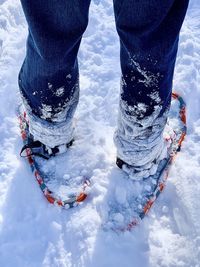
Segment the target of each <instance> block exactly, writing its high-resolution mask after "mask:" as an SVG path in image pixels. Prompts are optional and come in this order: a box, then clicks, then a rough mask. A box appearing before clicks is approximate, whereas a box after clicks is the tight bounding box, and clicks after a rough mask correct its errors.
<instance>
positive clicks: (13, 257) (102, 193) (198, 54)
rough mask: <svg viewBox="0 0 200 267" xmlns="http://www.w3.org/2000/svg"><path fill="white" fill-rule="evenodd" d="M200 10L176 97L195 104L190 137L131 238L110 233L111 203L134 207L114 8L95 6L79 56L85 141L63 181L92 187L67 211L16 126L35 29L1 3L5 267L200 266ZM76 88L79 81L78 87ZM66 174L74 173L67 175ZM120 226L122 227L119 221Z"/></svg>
mask: <svg viewBox="0 0 200 267" xmlns="http://www.w3.org/2000/svg"><path fill="white" fill-rule="evenodd" d="M199 18H200V2H199V1H198V0H192V1H191V3H190V8H189V10H188V13H187V17H186V20H185V23H184V26H183V28H182V32H181V37H180V46H179V53H178V59H177V64H176V71H175V77H174V88H175V90H176V91H177V92H179V93H181V94H182V95H183V97H184V99H185V100H186V102H187V117H188V128H189V129H188V135H187V139H186V141H185V143H184V145H183V149H182V152H181V153H180V154H179V156H178V157H177V160H176V163H175V165H174V167H173V168H172V170H171V173H170V178H169V180H168V184H167V187H166V189H165V191H164V192H163V193H162V194H161V196H160V197H159V199H158V200H157V201H156V204H155V205H154V206H153V208H152V210H151V212H150V214H149V215H148V217H146V218H145V219H144V221H142V223H141V224H140V226H139V227H137V228H135V229H134V231H132V232H126V233H124V234H116V233H114V232H112V231H110V230H108V231H103V229H102V227H101V223H102V222H103V220H104V219H105V218H106V216H107V211H108V210H107V205H108V203H107V201H106V200H109V199H110V198H112V197H116V198H117V201H118V203H121V204H123V203H124V202H126V198H127V197H128V193H127V192H126V191H125V190H124V188H126V187H124V184H125V180H123V178H122V177H121V176H122V175H121V171H120V170H118V169H117V168H116V167H115V153H116V149H115V147H114V144H113V134H114V131H115V126H116V121H117V109H118V96H119V83H120V75H119V74H120V67H119V42H118V36H117V33H116V31H115V25H114V17H113V9H112V1H108V0H102V1H99V0H95V1H93V2H92V4H91V9H90V23H89V26H88V29H87V31H86V33H85V35H84V38H83V42H82V46H81V49H80V53H79V57H80V59H79V62H80V73H81V77H80V81H81V95H80V103H79V106H78V110H77V112H76V117H77V126H76V141H75V145H74V146H73V148H72V150H71V152H70V154H69V155H68V156H67V161H66V164H65V162H62V166H61V170H60V171H61V172H63V176H64V177H65V178H66V179H68V178H69V177H75V176H77V177H79V176H80V175H85V176H89V177H91V181H92V188H91V192H90V195H89V197H88V200H87V201H86V202H85V203H84V204H83V205H82V206H80V207H77V208H74V209H72V210H67V211H62V210H60V209H59V208H57V207H53V206H51V205H50V204H48V203H47V202H46V201H45V199H44V197H43V195H42V194H41V192H40V189H39V187H38V185H37V184H36V182H35V180H34V179H33V177H32V174H31V172H30V170H29V166H27V164H26V162H25V161H24V160H23V159H21V158H20V157H19V151H20V148H21V146H22V142H21V139H20V135H19V129H18V125H17V120H16V116H15V109H16V106H17V94H18V86H17V75H18V72H19V68H20V66H21V64H22V61H23V57H24V54H25V39H26V34H27V28H26V23H25V19H24V16H23V13H22V10H21V7H20V3H19V1H17V0H12V1H11V0H0V69H1V72H0V138H1V143H0V148H1V150H0V151H1V153H0V199H1V202H0V266H2V267H13V266H15V267H40V266H44V267H72V266H73V267H110V266H116V267H118V266H120V267H121V266H124V267H133V266H135V267H147V266H148V267H149V266H150V267H158V266H159V267H179V266H181V267H199V266H200V205H199V195H200V182H199V178H200V156H199V151H200V109H199V103H200V87H199V84H200V30H199V29H200V19H199ZM69 78H70V77H69ZM64 165H65V168H67V170H68V171H69V172H66V171H64ZM115 220H116V221H118V222H121V221H122V220H123V218H122V216H121V215H120V214H116V215H115Z"/></svg>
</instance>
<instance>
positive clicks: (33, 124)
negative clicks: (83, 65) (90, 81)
mask: <svg viewBox="0 0 200 267" xmlns="http://www.w3.org/2000/svg"><path fill="white" fill-rule="evenodd" d="M21 3H22V7H23V10H24V13H25V16H26V19H27V22H28V30H29V35H28V40H27V52H26V58H25V60H24V63H23V66H22V68H21V71H20V74H19V88H20V92H21V95H22V98H23V102H24V104H25V107H26V110H27V112H28V115H29V121H30V131H31V133H32V135H33V136H34V138H35V139H37V140H39V141H40V142H42V143H44V144H45V145H47V146H49V147H54V146H57V145H60V144H64V143H68V142H70V141H71V139H72V138H73V126H72V118H73V114H74V112H75V109H76V106H77V103H78V96H79V78H78V62H77V53H78V49H79V45H80V42H81V38H82V35H83V33H84V31H85V29H86V27H87V23H88V10H89V5H90V0H84V1H79V0H73V1H66V0H59V1H57V0H51V1H40V0H34V1H33V0H21Z"/></svg>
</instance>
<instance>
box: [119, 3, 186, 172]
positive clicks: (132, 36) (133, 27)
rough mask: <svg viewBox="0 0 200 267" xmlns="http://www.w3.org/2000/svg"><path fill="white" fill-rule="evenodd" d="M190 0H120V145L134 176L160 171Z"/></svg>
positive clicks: (123, 159) (121, 152)
mask: <svg viewBox="0 0 200 267" xmlns="http://www.w3.org/2000/svg"><path fill="white" fill-rule="evenodd" d="M188 2H189V0H163V1H160V0H140V1H138V0H122V1H121V0H114V10H115V19H116V27H117V31H118V34H119V37H120V46H121V69H122V82H121V98H120V109H119V122H118V129H117V131H116V133H115V137H114V141H115V144H116V146H117V156H118V158H119V159H120V160H118V166H119V167H121V165H122V164H123V162H126V163H127V165H130V166H133V172H132V174H133V176H134V175H135V176H136V177H137V175H138V177H140V176H141V177H144V176H148V175H149V174H150V172H151V171H153V169H154V171H155V169H156V164H157V163H156V161H157V162H158V161H159V155H160V154H161V152H162V148H163V137H162V133H163V130H164V127H165V124H166V121H167V113H168V110H169V107H170V101H171V91H172V79H173V72H174V65H175V60H176V54H177V48H178V39H179V31H180V28H181V26H182V23H183V20H184V17H185V13H186V10H187V6H188Z"/></svg>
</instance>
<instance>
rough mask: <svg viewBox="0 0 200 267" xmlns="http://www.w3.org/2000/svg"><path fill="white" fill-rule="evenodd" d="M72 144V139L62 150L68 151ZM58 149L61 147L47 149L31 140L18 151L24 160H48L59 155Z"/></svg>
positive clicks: (38, 142)
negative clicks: (31, 158) (35, 157)
mask: <svg viewBox="0 0 200 267" xmlns="http://www.w3.org/2000/svg"><path fill="white" fill-rule="evenodd" d="M73 142H74V140H73V139H72V140H71V141H70V142H69V143H67V144H65V145H63V146H64V148H65V149H68V148H69V147H70V146H72V144H73ZM60 147H61V146H55V147H53V148H47V147H46V146H45V145H44V144H42V143H41V142H40V141H33V140H31V141H30V143H27V144H25V145H24V146H23V147H22V149H21V151H20V156H21V157H25V158H27V157H30V156H38V157H40V158H43V159H46V160H48V159H50V158H51V157H54V156H55V155H57V154H59V153H61V151H60ZM24 152H25V153H24Z"/></svg>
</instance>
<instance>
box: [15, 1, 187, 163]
mask: <svg viewBox="0 0 200 267" xmlns="http://www.w3.org/2000/svg"><path fill="white" fill-rule="evenodd" d="M113 1H114V12H115V20H116V28H117V32H118V34H119V39H120V47H121V52H120V60H121V70H122V79H121V97H120V104H119V122H118V128H117V130H116V133H115V137H114V140H115V144H116V146H117V149H118V152H117V153H118V156H119V157H120V158H121V159H122V160H124V161H125V162H127V163H128V164H130V165H132V166H136V167H138V166H143V165H148V164H149V162H151V161H153V160H154V159H155V158H157V157H158V155H159V153H160V146H162V132H163V129H164V126H165V124H166V119H167V111H168V109H169V106H170V100H171V91H172V79H173V72H174V65H175V60H176V54H177V48H178V39H179V32H180V29H181V26H182V23H183V20H184V17H185V13H186V10H187V6H188V2H189V0H163V1H160V0H140V1H138V0H113ZM21 3H22V6H23V10H24V13H25V16H26V19H27V22H28V27H29V35H28V40H27V53H26V58H25V60H24V63H23V66H22V68H21V71H20V74H19V88H20V92H21V95H22V98H23V101H24V104H25V107H26V109H27V112H28V114H29V117H30V131H31V132H32V134H33V135H34V136H35V137H36V139H38V140H40V141H41V142H43V143H44V144H46V145H47V146H50V147H53V146H56V145H59V144H63V143H67V142H69V141H70V139H72V138H73V125H72V119H73V114H74V112H75V109H76V106H77V104H78V97H79V78H78V76H79V74H78V73H79V71H78V60H77V53H78V49H79V46H80V42H81V38H82V35H83V33H84V31H85V29H86V27H87V24H88V10H89V5H90V0H82V1H81V0H73V1H70V0H46V1H40V0H34V1H33V0H21ZM113 67H114V66H113ZM136 152H137V156H136Z"/></svg>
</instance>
